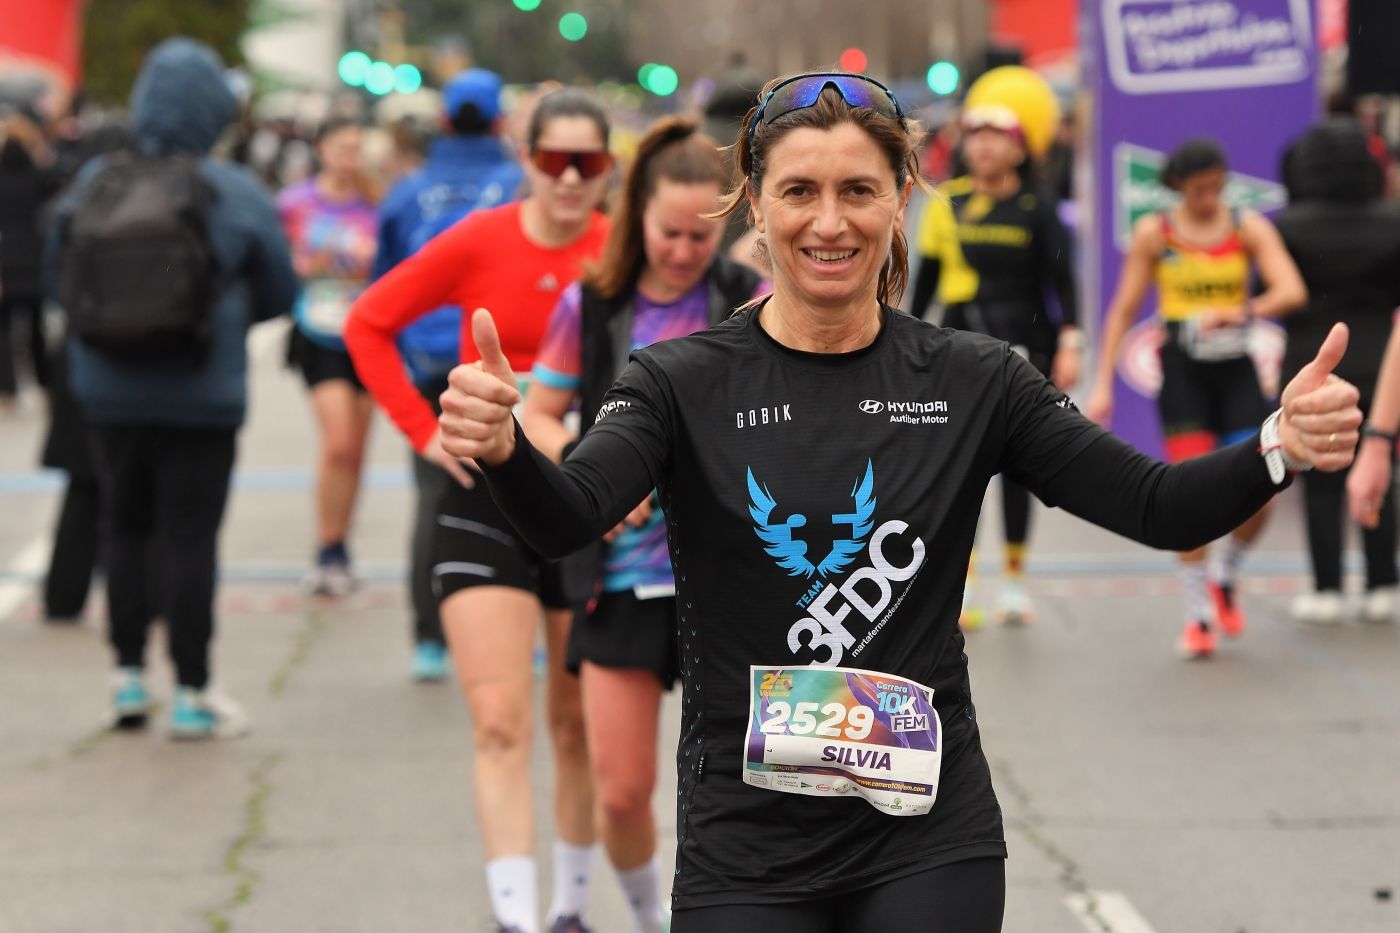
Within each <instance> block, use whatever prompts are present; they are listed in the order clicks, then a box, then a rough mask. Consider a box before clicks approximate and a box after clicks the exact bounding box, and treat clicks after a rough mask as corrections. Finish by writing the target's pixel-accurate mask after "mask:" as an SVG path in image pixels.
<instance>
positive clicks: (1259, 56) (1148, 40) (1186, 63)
mask: <svg viewBox="0 0 1400 933" xmlns="http://www.w3.org/2000/svg"><path fill="white" fill-rule="evenodd" d="M1102 4H1103V6H1102V9H1103V30H1104V45H1105V49H1106V51H1107V53H1108V54H1107V58H1108V71H1109V75H1110V77H1111V78H1112V80H1113V84H1114V86H1116V87H1117V88H1118V89H1119V90H1120V91H1122V92H1123V93H1125V94H1166V93H1172V92H1175V91H1201V90H1216V89H1220V88H1228V87H1258V86H1262V85H1270V84H1292V83H1294V82H1297V81H1301V80H1303V79H1304V78H1306V77H1308V73H1309V64H1308V52H1307V50H1308V49H1310V48H1311V47H1312V44H1313V39H1312V15H1311V10H1310V6H1309V0H1102Z"/></svg>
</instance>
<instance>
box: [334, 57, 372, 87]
mask: <svg viewBox="0 0 1400 933" xmlns="http://www.w3.org/2000/svg"><path fill="white" fill-rule="evenodd" d="M372 64H374V60H373V59H371V58H370V57H369V56H368V55H366V54H365V53H364V52H360V51H354V52H346V53H345V54H344V55H342V56H340V64H339V66H338V67H337V68H336V71H337V72H338V73H339V74H340V80H342V81H344V82H345V83H346V84H348V85H350V86H351V87H359V86H360V85H362V84H364V83H365V75H367V74H368V73H369V66H370V65H372Z"/></svg>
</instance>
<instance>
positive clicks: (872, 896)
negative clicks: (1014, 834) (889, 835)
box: [671, 817, 1006, 933]
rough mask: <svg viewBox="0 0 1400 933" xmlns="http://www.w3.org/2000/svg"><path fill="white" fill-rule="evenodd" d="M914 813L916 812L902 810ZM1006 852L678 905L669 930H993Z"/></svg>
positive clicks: (1002, 899) (1001, 907)
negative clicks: (805, 893) (880, 876)
mask: <svg viewBox="0 0 1400 933" xmlns="http://www.w3.org/2000/svg"><path fill="white" fill-rule="evenodd" d="M907 819H918V817H907ZM1005 907H1006V860H1005V859H1001V858H978V859H969V860H968V861H964V862H953V863H951V864H949V865H943V866H940V867H938V868H931V869H929V870H928V871H922V872H918V873H916V874H912V875H905V876H904V877H902V878H896V879H894V880H893V881H887V882H885V883H884V884H878V885H875V886H874V887H870V888H863V889H861V890H859V891H847V892H845V893H844V894H841V895H840V896H839V897H813V898H809V899H807V900H804V901H799V902H796V903H792V904H749V905H743V906H733V907H696V908H692V909H690V910H678V911H676V913H675V915H674V916H673V917H672V918H671V931H672V933H714V931H715V930H723V931H725V933H889V931H893V930H918V931H920V933H1000V930H1001V922H1002V915H1003V913H1004V911H1005Z"/></svg>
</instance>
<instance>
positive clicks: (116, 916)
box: [0, 325, 1400, 933]
mask: <svg viewBox="0 0 1400 933" xmlns="http://www.w3.org/2000/svg"><path fill="white" fill-rule="evenodd" d="M275 326H276V325H273V327H274V328H275ZM42 421H43V412H42V404H41V400H40V399H39V397H38V396H36V395H31V396H29V397H28V398H27V399H26V400H25V404H24V405H23V406H22V407H21V409H20V411H18V412H16V413H12V414H9V415H5V416H0V515H3V518H2V519H0V710H2V711H3V712H0V933H69V931H72V933H88V931H95V930H103V931H111V933H123V931H142V933H150V931H161V933H166V931H168V933H185V931H223V930H229V931H256V933H280V931H298V933H301V931H334V933H342V931H375V933H380V931H398V930H430V929H431V930H449V929H451V930H469V931H477V930H485V929H488V928H489V925H488V921H487V916H488V913H489V911H488V908H487V904H486V898H485V891H484V884H483V879H482V873H481V853H480V851H479V848H478V845H477V840H476V833H475V828H474V823H475V818H474V816H473V812H472V807H471V802H470V801H471V798H470V790H471V778H470V773H471V772H470V767H471V751H470V747H469V744H468V741H467V737H468V734H469V733H468V721H467V713H466V709H465V705H464V703H463V702H462V700H461V698H460V696H459V694H458V692H457V691H456V689H455V688H454V687H452V686H451V685H438V686H423V685H415V684H413V683H411V682H410V680H409V678H408V673H407V672H408V662H409V648H410V644H409V635H408V621H407V613H406V610H405V600H404V595H403V590H402V586H401V584H400V582H399V581H400V580H401V578H402V573H403V566H404V554H405V550H406V541H407V533H408V527H407V521H408V505H407V503H408V502H409V494H410V491H411V483H410V479H409V475H408V470H407V460H406V453H405V449H404V446H403V444H402V443H401V442H400V441H399V439H398V438H397V436H395V435H394V433H393V431H392V429H391V428H390V427H389V426H388V425H387V424H386V423H384V422H382V421H381V422H379V423H378V424H376V427H375V435H374V439H373V451H372V456H371V458H370V466H369V474H368V483H367V488H366V491H365V495H364V499H363V501H362V506H361V509H360V514H359V520H358V524H357V529H356V532H355V535H354V538H353V543H352V548H353V552H354V554H355V556H356V558H357V561H358V562H359V564H360V566H361V569H362V572H363V573H364V576H365V578H366V585H365V586H364V588H363V589H362V590H361V591H360V592H358V593H357V594H356V595H354V596H352V597H350V598H349V599H347V600H345V601H344V602H343V603H340V604H334V605H326V604H318V603H315V602H312V601H308V600H306V599H303V598H302V596H301V595H300V594H299V591H298V587H297V580H298V578H299V577H300V575H301V574H302V572H303V571H304V568H305V564H306V561H307V559H308V557H309V555H310V552H311V550H312V548H311V509H310V498H309V492H308V490H309V487H310V472H309V466H310V464H311V462H312V451H313V448H314V443H313V438H312V437H311V434H310V430H311V420H310V415H309V412H308V409H307V407H306V404H305V401H304V396H303V392H302V388H301V384H300V381H299V379H298V378H297V377H295V376H294V375H293V374H292V373H290V372H288V371H286V370H284V369H283V368H282V367H281V366H280V343H279V336H278V334H277V333H276V332H275V331H267V332H264V333H262V334H259V335H258V336H257V337H256V338H255V340H254V399H253V411H252V415H251V419H250V424H249V427H248V429H247V430H245V432H244V433H243V435H242V439H241V443H240V457H239V467H238V474H237V480H236V491H235V494H234V496H233V499H232V503H231V506H230V511H229V515H228V519H227V522H226V525H225V532H224V536H223V563H224V580H223V584H222V586H221V589H220V595H219V605H220V612H219V625H220V635H219V641H218V645H217V649H216V655H215V657H216V667H217V670H216V676H217V678H218V679H219V681H220V682H221V683H222V684H223V685H224V687H225V688H226V689H227V690H228V692H230V693H231V694H233V695H234V696H236V697H237V698H239V699H240V700H241V701H242V702H243V703H244V704H245V705H246V706H247V707H248V709H249V711H250V712H251V713H252V715H253V716H254V718H255V730H254V732H253V733H252V734H251V735H250V736H248V737H246V738H244V739H240V740H236V741H231V742H221V743H215V744H208V745H197V746H190V745H177V744H174V743H171V742H168V741H166V740H164V739H163V738H161V737H160V735H159V731H158V730H156V731H154V732H152V733H151V734H146V735H125V734H123V735H112V734H109V733H106V732H104V731H103V730H102V729H101V728H100V719H101V715H102V712H103V709H104V704H105V703H106V700H107V691H108V682H107V676H108V669H109V665H110V658H109V655H108V653H107V650H106V647H105V644H104V641H103V626H102V606H101V602H100V598H95V599H94V601H93V605H92V606H91V607H90V610H89V614H88V617H87V619H86V621H85V622H84V623H83V624H81V625H78V626H52V625H46V624H44V623H43V622H42V621H41V620H40V618H39V610H38V606H37V603H36V601H35V598H34V581H35V580H36V579H37V576H38V575H39V574H40V573H41V572H42V568H43V562H44V554H45V545H44V538H45V536H46V535H47V533H48V530H49V526H50V524H51V522H52V521H53V518H54V515H55V509H56V505H57V501H58V489H59V488H60V484H61V480H60V478H58V477H55V476H53V475H50V474H46V473H41V472H39V471H37V470H36V468H35V466H34V464H35V462H36V460H37V451H38V446H39V441H40V437H41V435H42V429H43V424H42ZM995 499H996V497H995V496H992V497H991V500H992V502H993V503H994V500H995ZM1298 506H1299V503H1298V497H1297V493H1296V491H1289V492H1288V493H1286V494H1285V495H1284V496H1282V497H1281V499H1280V502H1279V506H1278V508H1277V509H1276V513H1275V518H1274V520H1273V523H1272V524H1271V526H1270V528H1269V530H1268V532H1267V533H1266V535H1265V538H1264V540H1263V541H1262V542H1261V545H1260V548H1259V549H1258V553H1257V554H1255V555H1253V556H1252V558H1251V560H1250V562H1249V563H1248V565H1247V568H1246V570H1247V574H1248V576H1247V578H1246V580H1245V591H1246V597H1245V598H1246V608H1247V611H1248V615H1249V628H1248V631H1247V632H1246V634H1245V636H1244V637H1243V638H1242V639H1241V640H1239V641H1238V642H1235V643H1231V644H1228V645H1225V646H1224V648H1223V649H1222V651H1221V654H1220V656H1219V657H1217V658H1216V659H1215V660H1214V661H1212V662H1209V663H1192V664H1188V663H1184V662H1182V661H1180V660H1178V659H1177V658H1176V657H1175V656H1174V653H1173V644H1174V641H1175V638H1176V635H1177V629H1178V618H1177V616H1178V606H1177V595H1176V594H1177V590H1176V586H1175V584H1174V582H1173V579H1172V575H1171V569H1172V563H1171V560H1170V558H1169V557H1168V556H1165V555H1158V554H1154V553H1152V552H1149V551H1147V550H1145V549H1142V548H1140V547H1138V546H1137V545H1133V544H1129V543H1126V542H1123V541H1121V540H1119V539H1116V538H1113V537H1112V536H1110V535H1108V534H1106V533H1103V532H1099V531H1098V530H1096V529H1092V528H1089V527H1087V526H1085V525H1083V524H1082V523H1079V522H1078V521H1077V520H1075V519H1073V518H1070V517H1068V516H1064V515H1061V514H1058V513H1052V512H1047V511H1046V510H1043V509H1042V510H1040V511H1039V512H1038V513H1037V520H1038V521H1037V531H1036V535H1035V547H1034V552H1033V557H1032V560H1031V570H1032V583H1031V585H1032V591H1033V593H1034V594H1035V595H1036V598H1037V602H1038V606H1039V617H1038V620H1037V621H1036V623H1035V624H1034V625H1033V626H1030V627H1028V628H1022V629H1002V628H998V627H995V626H989V627H987V628H986V629H984V630H982V631H979V632H975V633H972V634H971V635H970V636H969V655H970V657H971V659H972V670H973V679H974V684H975V689H976V693H975V696H976V697H977V701H978V707H979V714H980V718H981V722H982V728H983V733H984V742H985V744H986V747H987V749H988V754H989V756H990V758H991V761H992V768H993V775H994V780H995V783H996V787H997V790H998V793H999V795H1000V798H1001V802H1002V806H1003V809H1004V811H1005V815H1006V822H1007V834H1008V838H1009V842H1010V846H1011V859H1010V862H1009V864H1008V877H1009V881H1010V887H1009V902H1008V906H1007V920H1006V930H1007V931H1009V933H1082V931H1084V930H1094V931H1100V933H1152V931H1155V933H1241V931H1247V933H1295V931H1296V933H1304V931H1307V933H1314V931H1321V930H1326V931H1329V933H1331V931H1335V933H1372V931H1374V933H1394V931H1397V930H1400V903H1397V899H1400V624H1390V625H1363V624H1361V623H1359V622H1349V623H1347V624H1344V625H1340V626H1337V627H1335V628H1327V629H1320V628H1306V627H1302V626H1299V625H1297V624H1295V623H1293V622H1291V621H1290V620H1289V619H1288V618H1287V614H1286V607H1287V603H1288V600H1289V598H1290V597H1291V596H1292V595H1294V594H1296V593H1297V592H1298V591H1299V589H1300V587H1301V586H1302V585H1303V584H1304V582H1305V579H1306V578H1305V577H1304V575H1303V574H1304V563H1303V553H1302V537H1301V531H1300V516H1299V508H1298ZM997 527H998V523H997V522H996V521H994V520H993V515H992V509H989V513H988V516H987V517H986V519H985V520H984V533H985V535H986V540H987V541H988V542H990V543H991V546H990V547H988V548H985V549H984V550H985V552H986V553H987V554H989V555H993V556H994V555H995V553H996V551H997V546H996V541H997ZM995 583H996V581H995V578H994V577H986V576H984V577H983V578H982V587H983V589H984V590H985V592H986V593H987V594H988V595H990V593H991V592H993V590H994V587H995ZM152 665H153V672H154V673H155V675H156V676H155V677H154V678H153V680H152V682H153V684H154V686H155V688H156V692H157V695H158V696H159V697H161V698H164V697H165V696H166V694H167V689H168V688H167V686H166V685H167V684H168V676H167V669H166V668H165V666H164V662H163V660H162V659H161V656H160V651H159V645H153V646H152ZM675 732H676V715H675V702H674V700H672V701H671V702H670V703H669V704H668V706H667V709H666V715H665V733H664V736H665V738H664V742H665V745H666V746H670V745H672V744H673V743H674V741H675ZM536 753H537V754H536V762H537V766H538V768H539V770H538V771H537V773H536V776H537V778H538V780H537V781H536V782H535V787H534V790H533V793H534V797H535V800H536V802H537V804H538V805H539V808H540V812H541V814H542V818H541V820H540V824H539V827H538V848H537V851H538V853H539V854H540V865H541V871H542V874H543V877H542V887H543V888H544V889H545V890H546V891H547V883H548V877H547V876H548V873H549V867H550V866H549V858H548V852H549V848H548V847H549V840H550V830H549V825H548V816H547V812H548V806H547V801H548V798H549V787H550V781H551V776H550V774H549V767H548V758H547V756H546V755H545V754H544V747H543V744H542V742H541V743H540V744H539V747H538V748H537V749H536ZM663 758H669V753H668V752H667V751H663ZM662 774H663V782H662V786H661V787H660V788H658V792H657V800H658V815H659V820H660V826H661V831H662V834H663V839H664V840H665V845H664V847H663V851H662V858H663V862H666V863H669V860H670V858H671V856H672V852H673V846H672V844H671V842H670V839H671V837H672V834H673V831H674V816H673V813H672V810H671V806H670V800H672V799H674V780H673V778H672V777H671V776H670V774H669V769H668V768H666V767H663V769H662ZM664 874H666V873H665V872H663V875H664ZM596 878H597V880H596V883H595V892H594V895H593V901H592V905H591V910H590V917H591V922H592V923H593V925H594V926H595V927H596V929H597V930H598V931H599V933H615V931H616V933H622V931H626V930H628V929H629V928H630V925H629V923H628V920H627V914H626V911H625V908H624V906H623V903H622V900H621V897H620V896H619V894H618V892H617V889H616V884H615V883H614V881H613V880H612V877H611V875H610V873H609V871H608V870H607V869H606V866H604V865H602V864H601V863H600V865H599V870H598V872H597V875H596Z"/></svg>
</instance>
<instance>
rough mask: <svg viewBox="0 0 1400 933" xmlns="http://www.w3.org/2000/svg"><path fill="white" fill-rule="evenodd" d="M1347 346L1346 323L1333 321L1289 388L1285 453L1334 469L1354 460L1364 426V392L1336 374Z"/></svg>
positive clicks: (1282, 431)
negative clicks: (1361, 402) (1361, 403)
mask: <svg viewBox="0 0 1400 933" xmlns="http://www.w3.org/2000/svg"><path fill="white" fill-rule="evenodd" d="M1346 349H1347V327H1346V325H1345V324H1336V325H1333V327H1332V331H1331V333H1329V334H1328V335H1327V339H1326V340H1325V341H1323V343H1322V347H1321V349H1319V350H1318V351H1317V356H1316V357H1315V358H1314V359H1313V361H1312V362H1311V363H1309V364H1308V365H1306V366H1304V367H1303V368H1302V369H1301V370H1300V371H1299V372H1298V375H1296V376H1294V377H1293V381H1292V382H1290V383H1288V386H1287V387H1286V388H1284V390H1283V399H1282V402H1283V415H1282V417H1280V418H1279V440H1280V441H1281V442H1282V444H1283V452H1284V453H1285V454H1286V455H1287V456H1288V458H1289V459H1290V460H1295V461H1298V462H1304V463H1311V464H1312V465H1313V466H1314V467H1316V468H1317V469H1319V470H1323V471H1325V472H1328V473H1332V472H1336V471H1337V470H1341V469H1345V468H1346V467H1347V466H1349V465H1350V464H1351V460H1352V457H1353V455H1355V453H1356V441H1357V438H1358V436H1359V434H1358V431H1359V429H1360V427H1361V409H1360V408H1358V407H1357V405H1356V403H1357V399H1358V398H1360V393H1359V392H1358V391H1357V390H1356V387H1355V386H1353V385H1352V384H1351V383H1349V382H1346V381H1344V380H1342V379H1339V378H1338V377H1337V376H1334V375H1333V374H1332V370H1334V369H1336V368H1337V364H1338V363H1339V362H1341V359H1342V354H1344V353H1345V352H1346Z"/></svg>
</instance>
